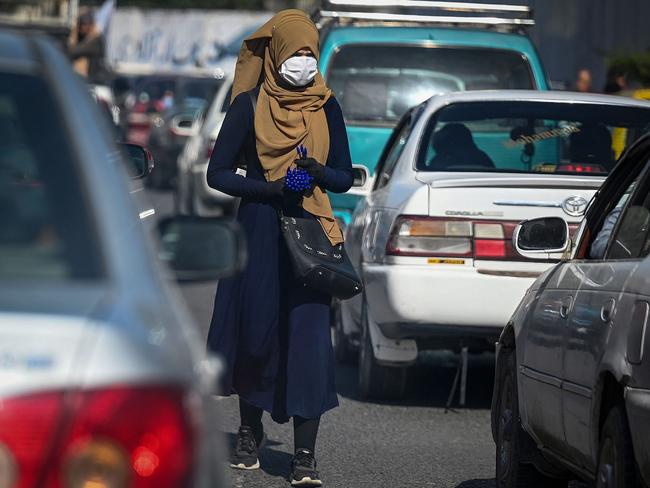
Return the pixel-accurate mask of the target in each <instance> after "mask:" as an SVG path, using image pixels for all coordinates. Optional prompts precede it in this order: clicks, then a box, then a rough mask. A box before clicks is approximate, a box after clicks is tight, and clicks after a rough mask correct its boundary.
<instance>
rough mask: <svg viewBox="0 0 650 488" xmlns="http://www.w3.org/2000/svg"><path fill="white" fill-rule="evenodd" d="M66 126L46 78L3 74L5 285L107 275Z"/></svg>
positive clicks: (0, 162) (0, 273) (0, 242)
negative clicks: (15, 281) (45, 80)
mask: <svg viewBox="0 0 650 488" xmlns="http://www.w3.org/2000/svg"><path fill="white" fill-rule="evenodd" d="M61 120H62V117H61V114H60V112H59V111H58V110H57V107H56V105H55V104H54V103H53V99H52V96H51V93H50V92H49V90H48V89H47V87H46V85H45V83H44V82H43V81H42V80H41V79H39V78H37V77H34V76H29V75H23V74H19V75H15V74H7V73H2V74H0V281H3V280H13V279H29V280H33V279H36V280H41V279H46V280H77V279H96V278H98V277H100V276H101V275H102V271H101V268H102V266H101V260H100V257H99V252H98V246H97V244H96V242H97V240H96V239H95V235H96V234H95V233H94V232H93V230H94V229H93V226H92V225H91V220H90V218H89V211H88V206H87V205H86V201H85V199H84V195H83V192H82V191H81V188H82V185H81V182H80V178H79V174H78V172H77V168H76V165H75V159H74V157H73V154H72V151H71V147H70V144H69V142H68V141H69V139H68V137H67V136H68V134H66V132H65V131H64V130H63V125H62V123H61Z"/></svg>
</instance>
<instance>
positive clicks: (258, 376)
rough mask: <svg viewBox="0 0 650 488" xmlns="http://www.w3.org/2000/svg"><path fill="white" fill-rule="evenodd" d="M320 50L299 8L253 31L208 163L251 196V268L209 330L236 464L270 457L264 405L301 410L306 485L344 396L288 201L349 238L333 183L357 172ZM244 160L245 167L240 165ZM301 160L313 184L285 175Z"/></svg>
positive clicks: (322, 298) (282, 415) (224, 186)
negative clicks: (285, 224) (303, 275)
mask: <svg viewBox="0 0 650 488" xmlns="http://www.w3.org/2000/svg"><path fill="white" fill-rule="evenodd" d="M318 57H319V48H318V31H317V30H316V27H315V26H314V24H313V23H312V22H311V20H309V18H308V17H307V16H306V15H305V14H304V13H303V12H301V11H299V10H286V11H283V12H280V13H279V14H277V15H276V16H275V17H273V18H272V19H271V20H270V21H269V22H267V23H266V24H265V25H264V26H263V27H262V28H260V29H259V30H258V31H257V32H255V33H254V34H253V35H252V36H250V37H249V38H248V39H246V40H245V41H244V43H243V45H242V49H241V52H240V55H239V59H238V61H237V68H236V71H235V80H234V85H233V95H232V104H231V106H230V109H229V111H228V113H227V115H226V118H225V120H224V122H223V126H222V128H221V131H220V133H219V137H218V139H217V142H216V144H215V147H214V151H213V153H212V158H211V160H210V165H209V167H208V174H207V180H208V184H209V185H210V186H211V187H212V188H215V189H217V190H220V191H222V192H225V193H228V194H230V195H233V196H236V197H240V198H241V204H240V207H239V213H238V220H239V222H240V224H241V225H242V228H243V229H244V232H245V234H246V236H247V240H248V257H249V259H248V265H247V268H246V270H244V272H243V273H242V274H241V275H239V276H237V277H235V278H231V279H228V280H222V281H221V282H220V283H219V288H218V291H217V297H216V299H215V305H214V313H213V317H212V324H211V327H210V334H209V337H208V346H209V347H210V349H212V350H213V351H215V352H217V353H219V354H220V355H221V356H222V357H223V358H224V359H225V362H226V365H227V370H226V374H225V378H224V384H223V388H224V390H223V391H224V393H226V394H230V393H236V394H238V395H239V406H240V415H241V426H240V427H239V432H238V436H237V446H236V448H235V452H234V453H233V460H232V464H231V466H233V467H234V468H240V469H256V468H258V467H259V466H260V463H259V459H258V451H259V449H260V448H261V446H262V444H263V443H264V440H265V436H264V429H263V426H262V420H261V419H262V414H263V412H264V411H266V412H268V413H270V414H271V417H272V418H273V420H275V421H276V422H280V423H284V422H287V421H289V419H291V418H293V424H294V444H295V445H294V458H293V462H292V474H291V483H292V484H293V485H301V486H302V485H305V486H320V485H321V481H320V479H319V476H318V473H317V472H316V462H315V460H314V450H315V444H316V435H317V432H318V426H319V420H320V416H321V415H322V414H323V413H324V412H326V411H327V410H330V409H332V408H334V407H336V406H337V405H338V400H337V396H336V387H335V381H334V356H333V351H332V345H331V340H330V329H329V309H330V302H331V297H330V296H328V295H324V294H322V293H319V292H316V291H313V290H311V289H308V288H305V287H304V286H302V285H300V284H298V283H297V282H296V280H295V279H294V277H293V273H292V268H291V264H290V260H289V256H288V254H287V249H286V247H285V245H284V241H283V238H282V235H281V232H280V226H279V220H278V211H279V210H282V211H284V212H285V213H288V212H298V213H299V214H301V215H307V216H309V215H311V216H313V218H316V219H318V220H319V221H320V223H321V224H322V227H323V231H324V232H325V233H326V235H327V236H328V238H329V240H330V241H331V242H332V243H333V244H336V243H339V242H342V240H343V236H342V233H341V230H340V229H339V227H338V225H337V222H336V220H335V219H334V216H333V214H332V208H331V206H330V202H329V198H328V196H327V193H326V192H327V191H330V192H336V193H342V192H345V191H347V190H348V189H349V188H350V187H351V186H352V180H353V176H352V166H351V161H350V152H349V148H348V141H347V135H346V132H345V125H344V122H343V115H342V112H341V108H340V106H339V104H338V102H337V101H336V99H335V98H334V96H333V95H332V92H331V91H330V89H329V88H328V87H327V86H326V85H325V82H324V80H323V78H322V77H321V75H320V73H318V68H317V63H318ZM300 146H302V147H304V148H305V149H306V151H307V155H306V156H305V155H304V154H300V155H299V154H298V153H299V149H298V148H299V147H300ZM242 159H243V160H244V161H246V166H247V168H246V176H245V177H243V176H240V175H239V174H237V173H235V169H236V166H237V165H238V163H240V161H241V160H242ZM295 167H299V168H302V169H304V170H305V171H307V172H308V173H309V175H310V176H311V177H312V178H313V182H312V188H311V189H309V190H308V191H306V192H304V193H302V194H298V193H296V192H293V191H292V190H290V189H288V188H286V187H285V184H284V178H285V176H286V175H287V170H288V169H290V168H295Z"/></svg>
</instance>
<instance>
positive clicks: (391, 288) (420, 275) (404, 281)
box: [363, 264, 535, 338]
mask: <svg viewBox="0 0 650 488" xmlns="http://www.w3.org/2000/svg"><path fill="white" fill-rule="evenodd" d="M363 278H364V284H365V290H366V298H367V301H368V306H369V307H370V310H372V315H373V318H374V320H375V321H376V322H377V324H378V325H379V326H380V327H381V329H382V331H383V332H384V334H387V336H393V337H395V335H396V334H401V337H415V338H417V337H419V336H431V335H433V334H435V331H436V329H437V330H439V331H440V332H441V333H442V335H449V334H451V333H453V332H454V331H457V332H458V333H460V334H462V333H464V332H467V333H468V334H469V335H471V336H480V335H481V334H482V331H484V332H485V336H489V337H493V336H495V338H496V337H498V335H499V330H500V329H501V328H502V327H504V326H505V325H506V323H507V322H508V320H509V319H510V317H511V315H512V313H513V312H514V310H515V308H516V307H517V305H518V304H519V302H520V301H521V298H522V297H523V296H524V294H525V293H526V290H527V289H528V288H529V287H530V285H531V284H532V283H533V281H534V280H535V278H533V277H513V276H494V275H488V274H482V273H479V272H478V271H477V270H476V268H474V267H473V266H457V267H456V266H454V265H442V266H436V265H403V264H364V265H363Z"/></svg>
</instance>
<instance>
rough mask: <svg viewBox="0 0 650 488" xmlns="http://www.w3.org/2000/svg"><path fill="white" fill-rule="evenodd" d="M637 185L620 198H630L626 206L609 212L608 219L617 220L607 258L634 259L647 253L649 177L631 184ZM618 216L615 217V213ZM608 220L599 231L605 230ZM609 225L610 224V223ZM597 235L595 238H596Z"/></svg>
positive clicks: (649, 202)
mask: <svg viewBox="0 0 650 488" xmlns="http://www.w3.org/2000/svg"><path fill="white" fill-rule="evenodd" d="M632 186H633V187H634V186H638V189H635V191H634V192H632V191H629V193H632V195H631V196H629V193H628V192H626V194H627V195H628V196H627V198H626V195H624V196H623V198H622V199H621V200H626V199H630V198H631V200H630V201H629V204H628V206H627V207H623V208H622V207H621V205H620V202H619V205H617V207H616V208H615V209H614V210H612V212H610V215H609V216H608V220H610V221H611V220H619V219H620V222H619V223H618V226H616V227H614V229H615V230H614V232H615V233H614V236H613V237H612V239H611V242H610V243H609V246H608V252H607V257H608V259H636V258H640V257H645V256H647V254H648V250H649V249H648V245H649V244H650V242H649V240H648V238H649V235H648V229H649V228H650V194H649V190H650V178H648V177H647V175H646V178H645V181H643V182H642V183H636V185H635V184H633V185H632ZM617 212H618V213H619V215H620V216H619V217H616V213H617ZM607 224H608V222H607V221H606V222H605V225H603V229H601V233H602V232H604V231H605V230H606V227H607ZM610 225H611V224H610ZM597 239H598V237H597V238H596V240H597Z"/></svg>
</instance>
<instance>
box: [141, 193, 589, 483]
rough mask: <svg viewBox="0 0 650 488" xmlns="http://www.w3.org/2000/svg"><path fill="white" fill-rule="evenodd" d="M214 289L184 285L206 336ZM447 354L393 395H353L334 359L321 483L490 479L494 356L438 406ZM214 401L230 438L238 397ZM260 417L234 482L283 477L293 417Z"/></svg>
mask: <svg viewBox="0 0 650 488" xmlns="http://www.w3.org/2000/svg"><path fill="white" fill-rule="evenodd" d="M150 194H151V198H152V200H153V203H154V205H155V207H156V209H157V214H158V216H159V217H160V216H163V215H166V214H170V213H171V212H172V211H173V199H172V196H171V194H169V193H165V192H151V193H150ZM215 290H216V284H215V283H198V284H189V285H183V287H182V293H183V296H184V297H185V299H186V301H187V304H188V306H189V308H190V310H191V311H192V313H193V315H194V317H195V319H196V322H197V325H198V327H199V328H200V330H201V333H202V334H204V336H207V332H208V328H209V324H210V317H211V314H212V305H213V301H214V294H215ZM455 361H456V358H455V357H454V356H452V355H451V354H430V355H426V356H425V357H423V358H421V359H420V360H419V362H418V364H417V365H415V366H414V367H413V368H412V369H411V371H410V375H409V386H408V390H407V394H406V396H405V397H404V398H403V399H402V400H401V401H399V402H396V403H378V402H368V401H364V400H361V399H360V397H359V391H358V387H357V369H356V368H355V367H339V368H338V370H337V386H338V393H339V401H340V407H339V408H336V409H334V410H332V411H331V412H328V413H327V414H325V415H324V417H323V419H322V422H321V430H320V434H319V439H318V444H317V447H316V450H317V452H316V458H317V461H318V468H319V471H320V473H321V477H322V479H323V481H324V484H325V486H327V487H331V488H352V487H373V488H374V487H376V488H402V487H425V486H427V487H444V488H486V487H494V486H495V483H494V443H493V441H492V437H491V433H490V411H489V408H490V401H491V395H492V384H493V381H494V358H493V356H491V355H483V356H479V357H470V363H469V373H468V385H467V405H466V407H465V408H462V409H461V408H455V409H454V410H453V411H450V412H448V413H445V408H444V405H445V402H446V400H447V396H448V393H449V389H450V387H451V384H452V382H453V378H454V374H455V368H456V362H455ZM217 401H218V403H219V406H220V407H221V410H222V418H223V421H222V426H221V428H222V431H223V432H224V433H225V434H226V436H227V439H228V441H229V442H230V443H231V444H232V443H233V442H234V438H235V433H236V432H237V427H238V425H239V415H238V411H237V400H236V398H234V397H230V398H224V399H219V400H217ZM264 425H265V430H266V432H267V435H268V437H269V443H268V444H267V447H266V448H265V449H264V450H263V451H262V453H261V459H260V461H261V466H262V469H261V470H259V471H255V472H241V471H232V472H231V478H232V486H233V488H267V487H268V488H275V487H283V488H284V487H288V486H289V484H288V482H287V481H286V478H287V477H288V475H289V464H290V460H291V455H292V452H293V445H292V429H291V424H285V425H278V424H275V423H273V422H272V421H271V420H270V418H269V417H268V415H266V414H265V417H264ZM575 488H577V486H576V487H575Z"/></svg>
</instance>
